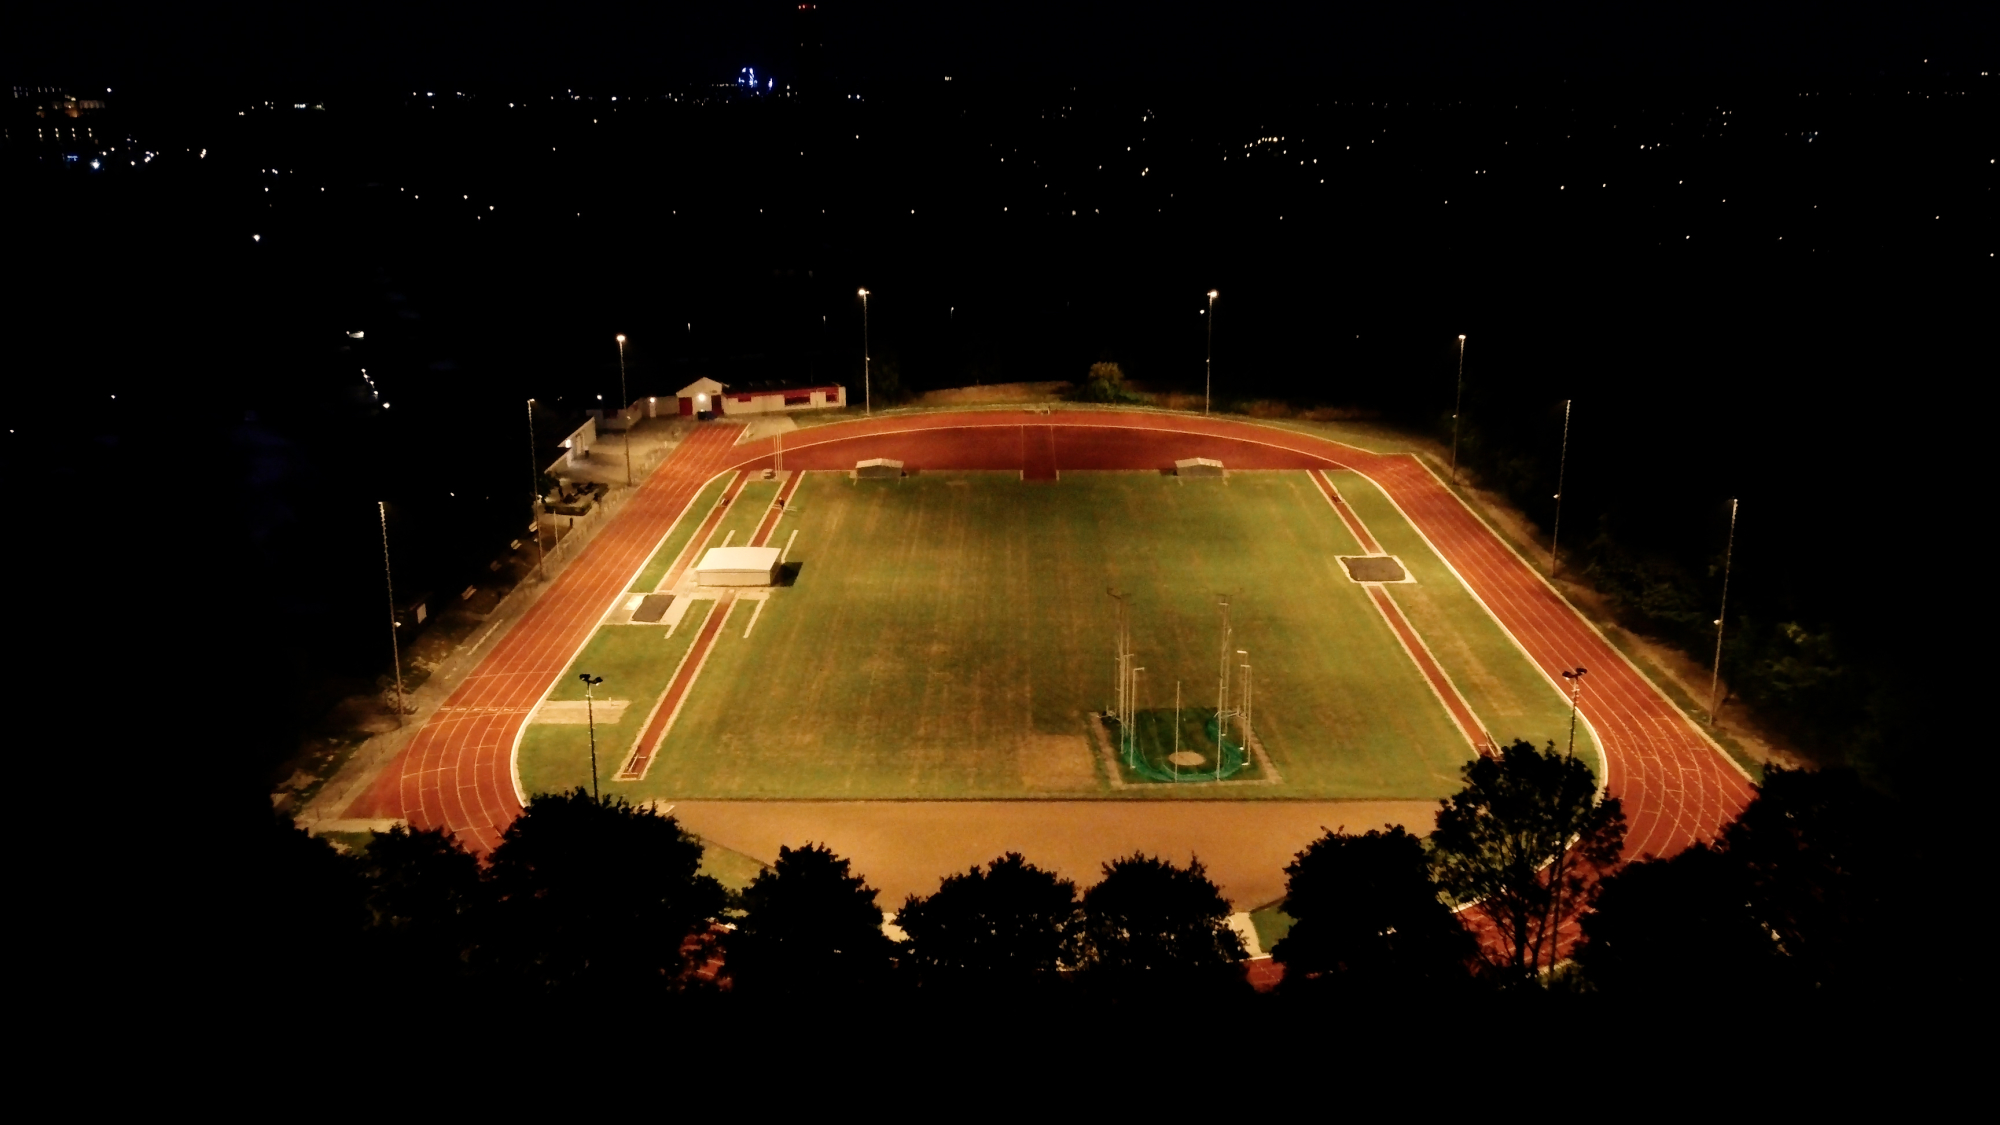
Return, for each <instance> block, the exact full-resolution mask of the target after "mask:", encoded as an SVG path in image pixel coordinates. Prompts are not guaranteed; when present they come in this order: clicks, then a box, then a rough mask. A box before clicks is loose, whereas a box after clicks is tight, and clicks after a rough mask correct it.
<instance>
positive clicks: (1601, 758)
mask: <svg viewBox="0 0 2000 1125" xmlns="http://www.w3.org/2000/svg"><path fill="white" fill-rule="evenodd" d="M1347 471H1348V472H1351V473H1353V474H1354V475H1355V476H1358V477H1360V478H1361V479H1362V480H1365V481H1367V482H1368V483H1369V485H1370V486H1371V487H1373V488H1374V489H1375V491H1376V492H1378V493H1381V495H1382V498H1383V499H1384V500H1387V501H1388V502H1389V506H1390V507H1392V508H1394V509H1396V514H1397V515H1399V516H1401V517H1403V523H1404V524H1406V525H1408V527H1409V528H1410V530H1411V531H1414V532H1416V533H1417V538H1419V539H1422V540H1423V541H1424V546H1425V547H1427V548H1429V549H1430V552H1431V556H1432V557H1433V558H1435V559H1437V560H1438V561H1439V562H1441V563H1443V564H1444V568H1445V569H1446V570H1449V571H1451V576H1452V577H1453V578H1456V579H1458V584H1459V587H1460V588H1461V589H1463V590H1464V591H1465V592H1466V594H1467V595H1468V596H1470V597H1471V598H1472V600H1473V601H1475V602H1477V603H1479V608H1480V609H1483V610H1485V611H1486V616H1487V617H1489V618H1491V619H1492V620H1493V627H1494V628H1496V629H1498V630H1500V635H1501V636H1504V637H1506V638H1507V639H1508V640H1509V641H1512V642H1513V644H1514V647H1515V648H1516V649H1519V650H1520V653H1521V659H1523V660H1526V661H1527V662H1528V667H1530V668H1533V669H1534V670H1535V671H1537V672H1541V674H1542V681H1543V682H1544V683H1546V684H1548V685H1549V690H1550V691H1553V692H1555V693H1556V696H1557V697H1558V698H1560V699H1561V700H1562V701H1563V706H1565V707H1567V706H1569V703H1570V698H1569V693H1568V692H1566V691H1564V690H1563V688H1562V685H1561V684H1559V683H1557V682H1556V680H1555V677H1554V676H1551V675H1549V674H1548V673H1547V672H1545V671H1543V670H1542V665H1541V662H1540V661H1538V660H1536V659H1535V654H1534V653H1532V652H1529V651H1528V646H1526V645H1524V644H1522V643H1521V638H1519V637H1517V636H1515V635H1514V631H1513V630H1512V629H1509V628H1507V623H1506V622H1504V621H1502V620H1500V615H1499V614H1497V613H1494V612H1493V607H1492V606H1490V605H1487V604H1486V599H1485V598H1482V597H1480V596H1479V591H1477V590H1475V589H1473V588H1472V583H1470V582H1467V581H1466V580H1465V575H1463V574H1460V573H1459V572H1458V568H1457V567H1456V566H1453V565H1452V562H1451V560H1450V559H1448V558H1446V557H1445V555H1444V552H1443V551H1440V550H1438V548H1437V544H1435V543H1433V542H1431V537H1430V536H1428V535H1426V534H1424V529H1423V528H1421V527H1419V526H1417V521H1415V520H1413V519H1411V518H1410V513H1408V512H1406V511H1404V510H1403V506H1402V505H1401V504H1398V503H1396V498H1395V497H1394V496H1392V495H1390V494H1389V490H1388V489H1386V488H1383V487H1382V485H1381V484H1380V483H1379V482H1378V481H1376V479H1375V478H1374V477H1371V476H1369V475H1368V474H1367V473H1364V472H1362V471H1361V470H1360V469H1353V468H1350V469H1348V470H1347ZM1432 475H1433V476H1436V474H1435V473H1433V474H1432ZM1440 483H1442V482H1440ZM1460 503H1464V501H1462V500H1461V501H1460ZM1480 526H1481V527H1485V528H1486V530H1487V533H1488V534H1492V533H1493V529H1492V528H1491V527H1490V526H1488V525H1487V524H1486V523H1485V521H1483V520H1482V521H1481V522H1480ZM1495 538H1498V536H1495ZM1505 542H1506V541H1505V540H1501V543H1502V544H1503V545H1504V544H1505ZM1515 557H1517V558H1518V557H1519V555H1518V553H1517V554H1516V556H1515ZM1522 561H1523V562H1526V561H1527V560H1525V559H1523V560H1522ZM1529 569H1533V568H1532V567H1531V568H1529ZM1563 604H1565V605H1568V604H1569V603H1568V602H1567V601H1565V602H1564V603H1563ZM1572 608H1574V607H1572ZM1607 643H1608V642H1607ZM1668 702H1669V703H1671V702H1673V701H1672V700H1668ZM1576 717H1577V719H1578V720H1579V721H1581V722H1582V723H1583V729H1585V730H1587V731H1589V732H1590V741H1591V743H1592V744H1593V745H1595V746H1596V747H1597V765H1598V771H1597V792H1598V793H1599V794H1600V795H1602V794H1603V793H1604V792H1605V791H1606V789H1607V788H1608V786H1609V785H1610V783H1611V758H1610V756H1609V755H1607V754H1605V752H1604V740H1603V739H1602V738H1599V737H1598V735H1597V727H1596V726H1595V725H1593V724H1592V723H1591V721H1590V717H1589V716H1588V715H1586V714H1585V713H1584V711H1583V709H1582V708H1581V707H1579V708H1577V716H1576Z"/></svg>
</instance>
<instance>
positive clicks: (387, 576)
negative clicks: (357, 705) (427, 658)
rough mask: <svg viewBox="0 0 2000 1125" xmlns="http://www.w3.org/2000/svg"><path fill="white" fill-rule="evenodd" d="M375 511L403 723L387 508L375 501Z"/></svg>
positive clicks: (399, 625) (400, 657)
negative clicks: (379, 534) (380, 533)
mask: <svg viewBox="0 0 2000 1125" xmlns="http://www.w3.org/2000/svg"><path fill="white" fill-rule="evenodd" d="M375 511H376V513H377V514H378V515H380V516H381V517H382V584H383V588H384V589H386V590H388V592H389V662H390V666H391V667H393V668H395V670H396V722H397V723H398V724H399V725H400V724H401V723H402V721H403V645H402V642H401V641H399V640H397V639H396V630H397V629H400V628H402V625H403V623H402V622H400V621H398V620H396V575H395V572H394V571H393V570H391V569H390V567H389V506H388V505H387V504H385V503H383V502H382V501H380V500H377V501H375Z"/></svg>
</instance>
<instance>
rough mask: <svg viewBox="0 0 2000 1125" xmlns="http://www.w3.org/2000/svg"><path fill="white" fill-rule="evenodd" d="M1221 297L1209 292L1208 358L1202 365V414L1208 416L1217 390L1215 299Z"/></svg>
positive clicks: (1218, 294)
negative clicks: (1210, 404)
mask: <svg viewBox="0 0 2000 1125" xmlns="http://www.w3.org/2000/svg"><path fill="white" fill-rule="evenodd" d="M1219 296H1221V294H1220V293H1217V292H1216V291H1215V290H1213V289H1211V290H1209V291H1208V358H1207V359H1205V360H1203V361H1202V365H1201V412H1202V414H1203V415H1204V416H1206V415H1207V414H1208V401H1209V396H1210V395H1211V394H1212V393H1213V392H1214V390H1215V299H1216V298H1217V297H1219Z"/></svg>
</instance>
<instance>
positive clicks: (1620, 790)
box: [348, 411, 1752, 856]
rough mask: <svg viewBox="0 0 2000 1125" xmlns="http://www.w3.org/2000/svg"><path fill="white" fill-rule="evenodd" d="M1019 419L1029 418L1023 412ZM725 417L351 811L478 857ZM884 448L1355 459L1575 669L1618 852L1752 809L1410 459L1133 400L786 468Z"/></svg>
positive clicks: (1533, 644)
mask: <svg viewBox="0 0 2000 1125" xmlns="http://www.w3.org/2000/svg"><path fill="white" fill-rule="evenodd" d="M1027 418H1032V420H1027ZM739 433H740V431H739V430H738V429H737V428H736V427H735V426H733V425H712V426H705V427H703V428H702V429H701V430H699V431H697V433H696V435H695V436H694V437H692V438H690V439H689V440H688V441H687V442H685V443H683V444H682V445H681V446H680V448H679V449H677V450H676V451H675V452H674V454H673V456H672V457H670V458H669V459H668V460H667V461H666V462H665V463H664V464H662V465H661V467H660V468H659V469H657V470H656V471H655V472H654V473H653V475H652V476H651V477H649V478H648V479H647V480H646V482H645V483H644V484H643V485H641V487H640V491H639V494H638V495H637V496H636V497H635V498H634V499H633V501H632V503H630V504H628V505H627V506H626V507H625V509H624V510H623V511H621V512H620V513H619V514H618V516H617V517H616V519H614V520H613V522H612V523H611V525H610V526H608V527H606V528H605V529H604V531H603V532H602V533H600V534H599V536H598V538H597V540H596V541H595V542H593V543H592V544H591V545H590V546H589V547H588V548H586V549H585V550H584V553H583V555H582V557H580V558H578V559H577V560H575V562H573V563H572V564H571V566H570V567H569V568H568V569H567V570H566V571H565V572H564V573H563V575H562V576H561V577H560V578H559V579H557V580H556V582H555V583H554V584H553V585H552V586H551V587H550V588H549V589H548V590H547V591H546V592H544V594H543V596H542V599H541V601H540V602H539V603H538V604H537V605H536V606H535V607H534V608H533V609H531V610H530V611H529V613H528V614H527V615H526V616H525V617H524V618H523V619H522V620H521V621H520V622H519V623H518V624H517V625H516V626H515V627H514V630H513V631H512V632H511V633H510V634H509V635H508V636H507V638H506V639H505V640H504V641H503V642H502V643H501V644H500V645H499V646H497V647H496V648H495V649H494V651H493V653H492V655H490V656H488V657H487V658H486V661H485V662H484V663H483V664H481V665H480V667H479V668H478V670H477V671H475V672H474V674H473V675H472V676H471V677H470V678H469V679H468V680H467V681H466V682H465V684H464V685H462V686H461V687H460V688H459V690H458V691H457V692H455V693H454V694H453V695H452V697H451V699H450V700H448V701H447V702H446V704H445V706H444V707H442V708H440V709H439V711H438V713H437V714H436V715H435V716H434V717H433V718H432V719H431V721H430V722H429V723H428V724H427V725H426V726H425V727H424V729H423V730H422V731H420V732H419V733H418V735H417V737H416V738H415V739H413V740H412V741H411V744H410V746H409V748H408V749H406V750H405V751H404V753H403V755H402V756H401V758H399V759H398V761H397V762H396V763H394V764H393V765H392V766H391V768H390V769H389V770H388V771H386V772H385V773H384V775H383V777H382V779H381V780H380V781H379V782H378V783H377V784H376V785H375V787H374V788H373V789H372V790H370V792H369V793H368V794H366V795H365V796H364V797H363V798H362V799H361V800H360V801H357V803H356V807H355V808H354V809H351V810H350V811H349V813H348V815H350V816H375V817H400V818H403V819H407V820H409V821H410V822H411V823H412V824H415V825H417V826H419V827H433V826H444V827H448V828H450V829H452V830H453V831H454V832H457V833H458V834H459V835H460V837H461V839H463V840H464V841H465V842H466V843H467V845H468V846H471V847H474V848H476V849H477V850H480V851H486V850H488V849H490V848H492V847H493V846H494V844H496V843H498V841H499V836H500V833H501V832H503V831H505V829H506V826H507V824H508V823H509V822H511V821H512V819H513V818H514V816H515V815H516V814H518V812H519V811H520V801H519V798H518V797H517V795H516V794H515V793H514V791H513V775H512V766H511V761H510V759H511V755H512V751H513V745H514V740H515V735H516V733H517V732H518V731H519V729H520V726H521V724H522V722H523V721H524V720H525V719H526V716H527V713H528V711H529V710H530V709H531V708H533V707H534V705H535V704H536V702H537V701H539V700H540V698H541V696H542V692H543V691H544V690H545V689H546V688H547V687H548V685H549V683H550V681H551V680H553V679H554V678H555V677H556V676H557V675H559V674H561V672H562V671H563V669H564V667H565V666H566V665H567V664H568V661H569V659H570V657H571V656H572V655H573V654H574V653H575V652H576V650H577V649H578V648H579V647H580V646H581V645H582V644H583V642H584V640H585V639H587V638H588V636H589V635H590V631H591V629H592V628H593V627H595V625H596V624H597V621H598V619H599V618H600V617H601V616H602V615H603V613H604V611H605V609H606V608H607V607H608V606H609V605H610V604H611V601H612V599H613V598H616V597H617V596H618V595H619V594H621V593H623V592H624V586H625V583H626V582H627V580H629V579H630V577H631V575H632V574H633V573H634V572H635V571H637V570H638V568H639V567H640V566H641V565H642V564H643V563H644V561H645V559H646V557H647V555H648V554H649V553H650V552H651V550H652V549H653V547H654V546H655V545H656V544H657V543H658V541H659V540H660V538H661V536H662V535H664V534H665V533H666V531H667V529H668V528H669V527H670V526H671V525H672V522H673V520H674V519H675V517H676V516H678V515H679V513H680V511H681V509H682V508H683V507H684V506H685V505H686V504H687V501H688V500H689V499H690V498H691V497H692V496H693V495H694V492H695V490H696V489H698V488H699V487H700V486H701V483H702V482H703V481H705V480H707V479H708V478H709V477H710V476H713V475H714V474H715V473H716V472H718V471H720V470H722V469H724V468H730V467H737V468H754V467H761V466H762V465H764V464H767V463H769V461H770V458H771V454H772V446H771V442H770V441H769V440H766V441H762V442H753V443H746V444H744V445H742V446H735V447H732V446H731V445H730V443H731V442H732V441H733V440H734V439H735V437H736V436H737V435H738V434H739ZM867 457H890V458H895V459H897V460H901V461H903V462H904V463H905V468H906V470H907V471H912V472H922V471H924V470H927V469H935V470H951V469H964V470H972V469H988V470H993V469H998V470H1007V469H1015V470H1020V471H1021V472H1022V474H1023V476H1024V477H1026V476H1028V475H1029V471H1030V470H1031V469H1032V470H1033V471H1034V475H1035V476H1036V477H1041V476H1042V475H1043V474H1044V473H1047V474H1048V475H1050V476H1053V475H1054V474H1056V473H1058V472H1060V471H1061V470H1064V469H1070V470H1089V469H1157V470H1166V469H1171V468H1172V466H1173V462H1174V461H1175V460H1176V459H1178V458H1183V457H1214V458H1217V459H1218V460H1221V461H1222V462H1223V463H1224V464H1226V465H1229V466H1230V467H1232V468H1239V469H1313V468H1329V467H1331V468H1347V469H1353V470H1355V471H1357V472H1360V473H1362V474H1364V475H1365V476H1367V477H1368V478H1369V479H1371V480H1373V481H1374V482H1375V483H1376V484H1377V485H1378V486H1380V487H1381V488H1382V490H1383V491H1384V492H1385V493H1387V494H1388V496H1389V497H1390V499H1391V500H1393V501H1394V502H1395V503H1396V504H1397V506H1398V507H1400V508H1401V509H1402V511H1403V513H1404V514H1405V515H1406V516H1407V517H1408V518H1409V520H1410V522H1411V523H1412V524H1414V525H1415V526H1416V528H1417V529H1418V531H1420V532H1421V533H1422V534H1423V535H1424V536H1425V537H1426V538H1427V539H1428V540H1429V542H1430V543H1431V545H1432V546H1433V547H1434V548H1436V549H1437V551H1438V553H1439V554H1440V555H1442V556H1443V557H1444V559H1445V561H1446V562H1447V563H1448V564H1450V565H1451V567H1452V568H1453V569H1454V570H1455V571H1456V572H1457V573H1458V575H1459V576H1460V577H1461V578H1462V579H1463V580H1464V581H1465V583H1466V585H1467V587H1468V588H1470V589H1471V590H1472V592H1473V594H1474V595H1475V596H1477V597H1478V598H1479V600H1480V601H1481V602H1482V603H1483V604H1484V605H1485V606H1486V607H1487V609H1488V610H1489V611H1490V612H1491V613H1492V614H1493V616H1494V618H1495V619H1496V620H1498V621H1499V622H1500V624H1501V626H1502V627H1503V628H1505V629H1506V630H1507V631H1508V632H1509V633H1511V634H1512V635H1513V636H1514V638H1515V639H1516V640H1517V641H1518V642H1519V643H1520V645H1521V647H1522V648H1523V650H1524V651H1525V652H1526V653H1527V654H1528V657H1529V659H1530V660H1532V661H1533V662H1534V663H1535V665H1536V666H1537V667H1539V668H1540V669H1541V670H1542V672H1543V673H1544V675H1546V676H1547V677H1548V678H1549V680H1550V684H1551V687H1550V690H1551V691H1559V689H1558V688H1556V687H1555V686H1554V685H1555V684H1556V683H1558V682H1559V681H1558V680H1557V676H1558V675H1559V673H1560V672H1561V671H1562V670H1563V669H1565V668H1573V667H1577V666H1579V665H1581V666H1583V667H1587V668H1589V669H1590V677H1589V680H1588V681H1587V689H1586V695H1585V697H1584V713H1585V716H1586V717H1587V719H1588V720H1589V722H1590V724H1591V726H1592V729H1593V730H1595V732H1596V734H1597V737H1598V742H1599V744H1600V745H1601V746H1602V747H1603V750H1604V755H1605V760H1606V763H1607V765H1608V767H1609V776H1608V777H1607V779H1606V781H1607V786H1608V788H1609V790H1610V792H1611V793H1613V794H1615V795H1616V796H1618V797H1620V798H1621V799H1623V801H1624V803H1625V813H1626V818H1627V822H1628V825H1629V830H1628V834H1627V837H1626V852H1627V854H1628V855H1632V856H1636V855H1640V854H1645V853H1651V854H1655V855H1671V854H1673V853H1675V852H1678V851H1680V850H1681V849H1682V848H1685V847H1687V846H1688V845H1689V844H1691V843H1694V842H1695V841H1697V840H1704V839H1710V838H1712V837H1714V836H1715V834H1716V833H1717V832H1719V831H1720V830H1721V828H1722V827H1723V825H1725V824H1727V823H1728V822H1729V820H1730V819H1732V818H1733V817H1734V816H1735V815H1736V814H1737V812H1739V811H1740V810H1741V809H1742V808H1743V806H1744V805H1746V804H1748V803H1749V800H1750V798H1751V795H1752V793H1751V788H1750V783H1749V781H1748V780H1747V779H1746V778H1745V777H1744V775H1743V773H1742V772H1741V771H1740V770H1738V769H1737V768H1736V767H1735V765H1734V764H1733V763H1731V762H1730V761H1729V760H1728V759H1727V758H1726V757H1725V756H1724V755H1723V753H1722V751H1721V750H1719V749H1718V748H1716V747H1715V745H1714V744H1713V743H1711V742H1709V741H1708V740H1707V739H1706V738H1705V737H1704V736H1703V734H1702V733H1701V731H1700V730H1699V729H1698V728H1696V727H1695V725H1694V724H1693V723H1692V722H1691V721H1689V719H1688V718H1687V717H1686V716H1685V715H1683V714H1682V713H1681V712H1680V710H1679V709H1678V708H1677V707H1675V706H1674V704H1673V702H1672V701H1671V700H1669V699H1667V698H1666V697H1665V695H1663V694H1662V693H1661V692H1660V690H1659V689H1658V688H1657V687H1655V686H1654V685H1653V684H1652V683H1650V682H1649V681H1648V680H1647V679H1646V678H1645V677H1644V676H1642V675H1640V674H1639V672H1638V671H1637V669H1635V668H1634V667H1633V666H1632V665H1631V664H1630V663H1628V662H1627V661H1626V660H1625V659H1624V657H1623V656H1622V655H1621V654H1620V653H1619V652H1618V651H1617V650H1616V649H1614V648H1613V647H1612V646H1611V644H1610V643H1609V642H1608V641H1606V640H1605V639H1604V637H1603V636H1602V635H1600V634H1599V633H1598V632H1597V631H1596V630H1595V629H1594V628H1592V627H1591V626H1590V625H1589V624H1588V623H1587V622H1586V621H1584V620H1583V618H1582V617H1581V616H1579V615H1578V614H1577V613H1576V611H1575V610H1574V609H1572V608H1571V607H1570V606H1569V604H1568V603H1566V602H1564V601H1563V600H1562V598H1561V597H1559V596H1558V595H1557V594H1556V592H1555V591H1554V589H1553V588H1551V587H1550V586H1549V585H1548V583H1546V582H1545V581H1543V580H1542V578H1541V576H1540V575H1539V574H1538V573H1537V572H1536V571H1535V570H1534V569H1532V568H1531V567H1530V566H1529V565H1528V564H1527V563H1526V562H1525V561H1523V560H1522V559H1521V557H1520V556H1519V555H1516V554H1515V553H1514V552H1513V551H1512V550H1510V549H1509V548H1508V547H1507V546H1506V544H1504V543H1502V542H1501V541H1500V540H1499V538H1498V537H1497V536H1495V535H1494V534H1493V532H1492V531H1491V530H1490V529H1489V528H1487V527H1486V525H1485V524H1484V523H1482V522H1481V521H1480V520H1479V519H1478V518H1477V517H1476V516H1474V515H1473V514H1472V513H1471V511H1469V510H1468V509H1467V508H1466V507H1465V506H1464V505H1463V504H1462V503H1460V502H1459V500H1458V499H1457V498H1456V497H1455V496H1453V495H1452V494H1451V493H1450V492H1449V491H1448V490H1447V489H1446V488H1445V486H1444V485H1443V484H1442V483H1440V482H1439V481H1438V479H1437V478H1436V477H1435V476H1433V475H1432V474H1431V473H1430V472H1429V471H1428V470H1426V469H1425V468H1424V467H1423V466H1422V465H1421V464H1419V463H1418V462H1417V461H1416V459H1415V458H1413V457H1410V456H1408V455H1384V454H1376V453H1369V452H1366V451H1364V450H1360V449H1356V448H1354V447H1352V446H1346V445H1340V444H1338V443H1335V442H1331V441H1328V440H1326V439H1323V438H1318V437H1313V436H1310V435H1307V434H1299V433H1293V432H1291V431H1287V430H1282V429H1278V428H1275V427H1269V426H1262V425H1257V424H1254V423H1250V422H1242V421H1235V420H1225V419H1216V418H1202V417H1195V416H1189V415H1163V414H1153V413H1143V412H1138V411H1131V412H1121V411H1064V412H1058V413H1054V414H1048V415H1030V416H1025V417H1024V415H1023V414H1019V413H1013V412H1004V411H961V412H954V413H943V414H925V415H916V416H903V417H895V418H880V419H872V420H864V421H857V422H843V423H836V424H833V425H828V426H825V427H823V428H817V429H812V430H807V431H803V432H798V433H794V434H791V435H789V440H788V441H787V443H786V448H785V450H784V458H785V467H786V468H788V469H794V470H797V469H847V468H852V467H853V465H854V463H855V462H856V461H857V460H861V459H863V458H867Z"/></svg>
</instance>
